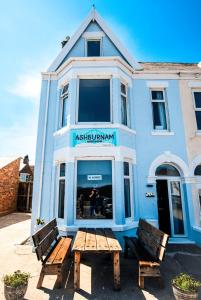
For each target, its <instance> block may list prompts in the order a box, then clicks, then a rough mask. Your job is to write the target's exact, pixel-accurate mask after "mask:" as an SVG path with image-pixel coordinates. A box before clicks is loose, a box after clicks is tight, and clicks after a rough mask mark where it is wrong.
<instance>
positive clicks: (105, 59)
mask: <svg viewBox="0 0 201 300" xmlns="http://www.w3.org/2000/svg"><path fill="white" fill-rule="evenodd" d="M178 69H179V66H177V69H175V67H174V65H173V64H169V65H168V64H165V63H164V64H163V63H161V64H157V63H139V62H137V61H136V60H135V59H134V58H133V57H132V56H131V55H130V54H129V53H128V51H127V50H126V49H125V48H124V46H123V45H122V44H121V42H120V41H119V39H118V38H117V37H116V36H115V35H114V34H113V33H112V32H111V30H110V28H108V26H107V25H106V23H105V21H104V20H103V19H102V18H101V17H100V15H99V14H98V13H97V12H96V11H95V10H94V9H93V10H92V11H91V12H90V14H89V15H88V16H87V18H86V19H85V20H84V22H83V23H82V24H81V26H80V27H79V28H78V30H77V31H76V33H75V34H74V36H73V37H72V38H70V40H66V43H65V42H64V43H63V48H62V50H61V53H60V54H59V55H58V56H57V58H56V59H55V60H54V62H53V63H52V64H51V66H50V67H49V69H48V71H47V72H44V73H42V89H41V102H40V112H39V123H38V139H37V150H36V163H35V182H34V195H33V214H32V231H33V230H34V226H35V223H36V219H37V218H38V217H40V218H41V219H44V220H45V221H46V222H48V221H49V220H51V219H52V218H54V217H56V218H57V222H58V225H59V229H60V231H61V232H62V234H66V233H67V232H74V231H76V230H77V229H78V228H79V227H93V228H97V227H110V228H112V229H113V230H114V231H115V232H116V235H117V236H118V238H119V240H120V241H121V240H122V236H123V235H134V234H135V232H136V228H137V226H138V220H139V218H140V217H142V218H145V219H146V220H148V221H149V222H151V223H152V224H154V225H155V226H158V227H159V228H160V229H161V230H163V231H165V232H167V233H168V234H170V236H171V239H170V241H173V242H190V241H194V240H195V238H194V231H193V226H194V222H195V218H194V207H193V202H192V191H191V184H190V181H189V167H188V156H187V150H186V141H185V131H184V122H183V115H182V108H181V99H180V88H179V80H178V79H177V77H176V75H175V74H176V72H178ZM196 242H198V243H199V242H200V243H201V238H200V240H199V236H198V238H196Z"/></svg>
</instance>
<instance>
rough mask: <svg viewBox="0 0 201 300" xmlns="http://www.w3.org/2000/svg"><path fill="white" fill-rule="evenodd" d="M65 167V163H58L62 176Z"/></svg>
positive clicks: (61, 175) (62, 175)
mask: <svg viewBox="0 0 201 300" xmlns="http://www.w3.org/2000/svg"><path fill="white" fill-rule="evenodd" d="M65 169H66V164H65V163H62V164H60V177H64V176H65V171H66V170H65Z"/></svg>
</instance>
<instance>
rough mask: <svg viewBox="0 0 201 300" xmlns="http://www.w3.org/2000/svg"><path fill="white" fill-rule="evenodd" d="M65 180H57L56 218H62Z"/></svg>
mask: <svg viewBox="0 0 201 300" xmlns="http://www.w3.org/2000/svg"><path fill="white" fill-rule="evenodd" d="M64 198H65V179H60V180H59V208H58V218H61V219H63V218H64Z"/></svg>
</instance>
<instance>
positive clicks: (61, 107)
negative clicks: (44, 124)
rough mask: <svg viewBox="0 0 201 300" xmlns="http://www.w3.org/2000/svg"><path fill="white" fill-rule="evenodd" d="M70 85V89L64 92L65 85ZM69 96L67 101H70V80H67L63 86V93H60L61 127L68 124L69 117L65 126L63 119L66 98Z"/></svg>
mask: <svg viewBox="0 0 201 300" xmlns="http://www.w3.org/2000/svg"><path fill="white" fill-rule="evenodd" d="M67 85H68V89H67V91H66V92H65V93H63V89H64V87H65V86H67ZM66 97H67V101H69V82H66V83H65V84H63V85H62V86H61V93H60V95H59V100H60V102H59V103H60V105H59V106H60V114H59V128H64V127H66V126H68V119H67V124H66V125H65V126H63V124H62V121H63V106H64V100H65V99H66Z"/></svg>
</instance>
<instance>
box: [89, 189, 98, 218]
mask: <svg viewBox="0 0 201 300" xmlns="http://www.w3.org/2000/svg"><path fill="white" fill-rule="evenodd" d="M96 193H97V190H96V189H93V190H92V191H91V194H90V195H89V199H90V215H91V216H92V217H95V216H96V212H95V205H96Z"/></svg>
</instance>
